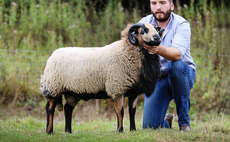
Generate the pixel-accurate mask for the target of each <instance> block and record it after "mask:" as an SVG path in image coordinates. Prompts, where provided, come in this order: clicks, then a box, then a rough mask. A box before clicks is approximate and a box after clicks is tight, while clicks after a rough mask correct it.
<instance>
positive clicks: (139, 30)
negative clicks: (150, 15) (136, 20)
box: [128, 23, 164, 46]
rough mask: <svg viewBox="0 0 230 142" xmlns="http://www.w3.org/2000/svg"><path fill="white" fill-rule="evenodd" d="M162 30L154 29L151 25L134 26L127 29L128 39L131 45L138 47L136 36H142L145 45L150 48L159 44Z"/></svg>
mask: <svg viewBox="0 0 230 142" xmlns="http://www.w3.org/2000/svg"><path fill="white" fill-rule="evenodd" d="M163 31H164V29H163V28H160V27H154V26H153V25H152V24H149V23H146V24H134V25H132V26H131V27H130V28H129V32H128V38H129V41H130V42H131V43H132V44H133V45H138V38H137V36H136V35H138V34H140V35H141V36H142V39H143V41H144V42H145V44H147V45H150V46H158V45H160V43H161V38H160V37H161V35H162V33H163Z"/></svg>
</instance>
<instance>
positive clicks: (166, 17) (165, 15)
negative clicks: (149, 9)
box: [153, 9, 172, 22]
mask: <svg viewBox="0 0 230 142" xmlns="http://www.w3.org/2000/svg"><path fill="white" fill-rule="evenodd" d="M157 12H159V11H156V12H155V13H153V16H154V17H155V19H156V20H157V21H159V22H165V21H167V20H168V19H169V17H170V15H171V12H172V11H171V9H169V10H167V11H166V12H163V15H164V16H163V17H157Z"/></svg>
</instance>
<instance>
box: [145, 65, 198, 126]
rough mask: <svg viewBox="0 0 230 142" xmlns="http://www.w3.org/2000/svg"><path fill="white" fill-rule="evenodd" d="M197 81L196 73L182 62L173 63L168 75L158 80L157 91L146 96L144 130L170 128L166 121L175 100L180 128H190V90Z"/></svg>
mask: <svg viewBox="0 0 230 142" xmlns="http://www.w3.org/2000/svg"><path fill="white" fill-rule="evenodd" d="M195 79H196V73H195V71H194V70H193V69H192V68H190V67H189V66H188V65H186V64H185V63H183V62H182V61H173V62H171V63H170V65H169V71H168V74H167V75H165V76H162V77H160V78H159V79H158V81H157V84H156V88H155V91H154V92H153V94H152V95H151V96H150V97H149V98H147V97H146V96H144V111H143V128H154V129H156V128H159V127H161V128H169V123H168V122H167V121H166V120H165V119H164V118H165V114H166V111H167V109H168V106H169V103H170V101H171V100H172V99H174V101H175V103H176V110H177V115H178V123H179V126H180V127H181V126H185V125H187V126H189V125H190V117H189V114H188V113H189V109H190V90H191V89H192V87H193V85H194V82H195Z"/></svg>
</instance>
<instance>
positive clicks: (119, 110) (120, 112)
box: [114, 95, 124, 132]
mask: <svg viewBox="0 0 230 142" xmlns="http://www.w3.org/2000/svg"><path fill="white" fill-rule="evenodd" d="M123 102H124V96H123V95H122V96H120V97H118V98H117V99H115V100H114V108H115V111H116V114H117V131H118V132H123V117H124V107H123Z"/></svg>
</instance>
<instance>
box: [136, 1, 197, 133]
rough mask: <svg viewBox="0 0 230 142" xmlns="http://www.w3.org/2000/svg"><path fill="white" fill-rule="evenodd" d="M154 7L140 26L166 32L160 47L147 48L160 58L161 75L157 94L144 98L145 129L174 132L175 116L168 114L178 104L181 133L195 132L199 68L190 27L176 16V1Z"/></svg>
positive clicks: (151, 5) (154, 3) (164, 2)
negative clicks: (192, 118)
mask: <svg viewBox="0 0 230 142" xmlns="http://www.w3.org/2000/svg"><path fill="white" fill-rule="evenodd" d="M150 7H151V11H152V14H151V15H148V16H146V17H144V18H142V19H141V20H140V21H139V23H152V24H154V25H156V26H158V27H162V28H164V29H165V31H164V33H163V34H162V37H161V44H160V45H159V46H148V45H144V48H145V49H147V50H148V52H149V54H158V55H159V57H160V64H161V75H160V77H159V79H158V81H157V84H156V89H155V91H154V92H153V94H152V95H151V96H150V97H149V98H147V97H146V96H144V110H143V128H154V129H156V128H159V127H162V128H171V126H172V119H173V116H172V115H171V114H167V115H166V112H167V109H168V106H169V103H170V101H171V100H174V102H175V104H176V110H177V115H178V123H179V129H180V130H181V131H191V127H190V117H189V109H190V90H191V89H192V87H193V85H194V82H195V78H196V73H195V69H196V65H195V63H194V62H193V58H192V57H191V54H190V39H191V29H190V24H189V22H188V21H186V20H185V19H184V18H183V17H181V16H179V15H177V14H175V13H173V12H172V11H173V10H174V4H173V1H172V0H150ZM165 115H166V116H165Z"/></svg>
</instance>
